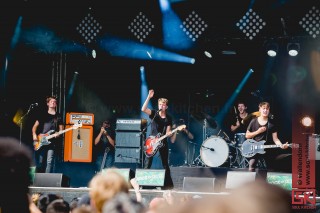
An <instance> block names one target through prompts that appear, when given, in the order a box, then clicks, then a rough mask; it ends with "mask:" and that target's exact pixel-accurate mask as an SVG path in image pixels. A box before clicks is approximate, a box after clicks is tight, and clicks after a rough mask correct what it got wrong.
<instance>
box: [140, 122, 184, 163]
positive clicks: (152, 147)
mask: <svg viewBox="0 0 320 213" xmlns="http://www.w3.org/2000/svg"><path fill="white" fill-rule="evenodd" d="M185 128H186V125H180V126H178V127H177V128H175V129H174V130H172V131H171V133H172V134H173V133H175V132H176V131H181V130H183V129H185ZM168 136H169V135H163V136H161V137H159V136H149V137H148V138H147V139H146V141H145V143H144V152H145V154H146V156H147V157H152V156H154V155H155V154H156V153H157V151H158V150H159V149H160V147H162V146H163V143H162V140H163V139H165V138H166V137H168Z"/></svg>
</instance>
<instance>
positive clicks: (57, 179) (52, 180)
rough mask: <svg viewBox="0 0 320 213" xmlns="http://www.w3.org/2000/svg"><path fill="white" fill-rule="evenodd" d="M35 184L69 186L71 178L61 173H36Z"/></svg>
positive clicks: (39, 185) (40, 185)
mask: <svg viewBox="0 0 320 213" xmlns="http://www.w3.org/2000/svg"><path fill="white" fill-rule="evenodd" d="M33 186H37V187H69V186H70V178H69V177H67V176H65V175H64V174H61V173H35V176H34V181H33Z"/></svg>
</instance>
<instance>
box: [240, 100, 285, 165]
mask: <svg viewBox="0 0 320 213" xmlns="http://www.w3.org/2000/svg"><path fill="white" fill-rule="evenodd" d="M259 113H260V115H259V116H258V117H257V118H254V119H252V120H251V122H250V123H249V125H248V129H247V132H246V138H247V139H253V140H255V141H262V140H264V141H266V144H270V141H271V139H272V140H273V142H274V144H276V145H279V147H280V148H281V149H287V148H288V147H289V145H288V142H287V143H285V144H282V143H281V141H280V139H279V138H278V132H277V128H276V126H275V124H274V123H272V122H271V121H270V119H269V114H270V104H269V103H268V102H261V103H260V104H259ZM248 159H249V170H250V171H254V170H255V168H256V165H257V163H258V160H260V159H261V160H262V159H263V155H260V154H257V155H254V156H253V157H250V158H248Z"/></svg>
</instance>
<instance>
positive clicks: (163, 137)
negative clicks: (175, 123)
mask: <svg viewBox="0 0 320 213" xmlns="http://www.w3.org/2000/svg"><path fill="white" fill-rule="evenodd" d="M176 131H178V128H176V129H174V130H172V131H171V133H172V134H173V133H175V132H176ZM172 134H171V135H172ZM168 136H169V135H163V136H161V137H160V138H158V141H162V140H163V139H165V138H166V137H168Z"/></svg>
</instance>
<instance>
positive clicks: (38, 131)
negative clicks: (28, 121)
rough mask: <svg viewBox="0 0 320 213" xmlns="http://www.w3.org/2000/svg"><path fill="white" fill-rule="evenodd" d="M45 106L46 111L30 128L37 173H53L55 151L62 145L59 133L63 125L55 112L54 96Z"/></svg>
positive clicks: (47, 99)
mask: <svg viewBox="0 0 320 213" xmlns="http://www.w3.org/2000/svg"><path fill="white" fill-rule="evenodd" d="M36 104H37V103H36ZM46 104H47V107H48V110H47V111H46V112H43V113H39V115H38V118H37V119H36V121H35V123H34V125H33V127H32V138H33V145H34V150H35V154H34V158H35V164H36V172H37V173H44V172H45V173H52V172H54V171H53V168H54V165H53V164H54V158H55V150H56V148H57V147H58V146H59V145H60V146H61V145H62V137H61V136H60V135H61V134H60V133H59V132H61V131H63V129H64V125H63V121H62V117H61V115H60V113H58V112H57V98H56V97H55V96H49V97H47V98H46ZM48 136H50V140H48V139H47V138H49V137H48Z"/></svg>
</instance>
